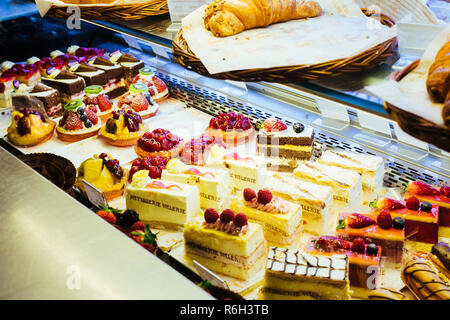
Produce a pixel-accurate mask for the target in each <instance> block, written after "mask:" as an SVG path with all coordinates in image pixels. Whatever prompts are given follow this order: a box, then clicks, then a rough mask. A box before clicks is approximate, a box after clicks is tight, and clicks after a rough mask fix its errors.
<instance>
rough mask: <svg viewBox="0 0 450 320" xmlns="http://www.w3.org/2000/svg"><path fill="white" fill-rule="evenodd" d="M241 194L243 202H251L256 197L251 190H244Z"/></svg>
mask: <svg viewBox="0 0 450 320" xmlns="http://www.w3.org/2000/svg"><path fill="white" fill-rule="evenodd" d="M243 194H244V199H245V201H252V199H253V198H255V197H256V193H255V191H253V189H251V188H245V189H244V192H243Z"/></svg>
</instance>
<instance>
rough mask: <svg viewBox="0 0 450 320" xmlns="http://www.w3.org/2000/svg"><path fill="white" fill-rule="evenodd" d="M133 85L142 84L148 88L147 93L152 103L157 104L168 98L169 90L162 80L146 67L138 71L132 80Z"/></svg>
mask: <svg viewBox="0 0 450 320" xmlns="http://www.w3.org/2000/svg"><path fill="white" fill-rule="evenodd" d="M132 82H133V83H144V84H146V85H147V87H148V92H149V93H150V96H151V97H152V99H153V101H155V102H157V103H159V102H161V101H163V100H165V99H166V98H167V97H168V96H169V90H168V89H167V86H166V84H165V83H164V81H163V80H161V79H160V78H158V77H157V76H156V75H155V72H154V71H153V70H152V69H151V68H148V67H145V68H141V69H139V74H138V75H137V76H135V77H134V78H133V80H132Z"/></svg>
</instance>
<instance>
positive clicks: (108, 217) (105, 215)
mask: <svg viewBox="0 0 450 320" xmlns="http://www.w3.org/2000/svg"><path fill="white" fill-rule="evenodd" d="M97 215H98V216H99V217H100V218H102V219H103V220H105V221H107V222H109V223H112V224H114V223H116V221H117V219H116V216H115V215H114V214H113V213H112V212H108V211H105V210H99V211H97Z"/></svg>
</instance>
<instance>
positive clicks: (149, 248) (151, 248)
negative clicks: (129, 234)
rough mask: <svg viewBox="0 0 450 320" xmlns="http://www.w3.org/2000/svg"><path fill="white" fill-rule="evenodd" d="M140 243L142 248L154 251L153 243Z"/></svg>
mask: <svg viewBox="0 0 450 320" xmlns="http://www.w3.org/2000/svg"><path fill="white" fill-rule="evenodd" d="M140 245H141V246H142V247H143V248H144V249H146V250H147V251H149V252H150V253H155V251H156V248H155V245H153V244H148V243H141V244H140Z"/></svg>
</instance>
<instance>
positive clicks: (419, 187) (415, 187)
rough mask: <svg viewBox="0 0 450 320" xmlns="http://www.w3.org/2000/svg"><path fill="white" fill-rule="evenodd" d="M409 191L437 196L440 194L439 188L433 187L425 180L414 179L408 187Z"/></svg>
mask: <svg viewBox="0 0 450 320" xmlns="http://www.w3.org/2000/svg"><path fill="white" fill-rule="evenodd" d="M407 191H408V192H411V193H413V194H419V195H425V196H436V195H438V194H439V190H437V189H435V188H433V187H432V186H430V185H428V184H426V183H425V182H423V181H413V182H411V183H410V184H409V185H408V187H407Z"/></svg>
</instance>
